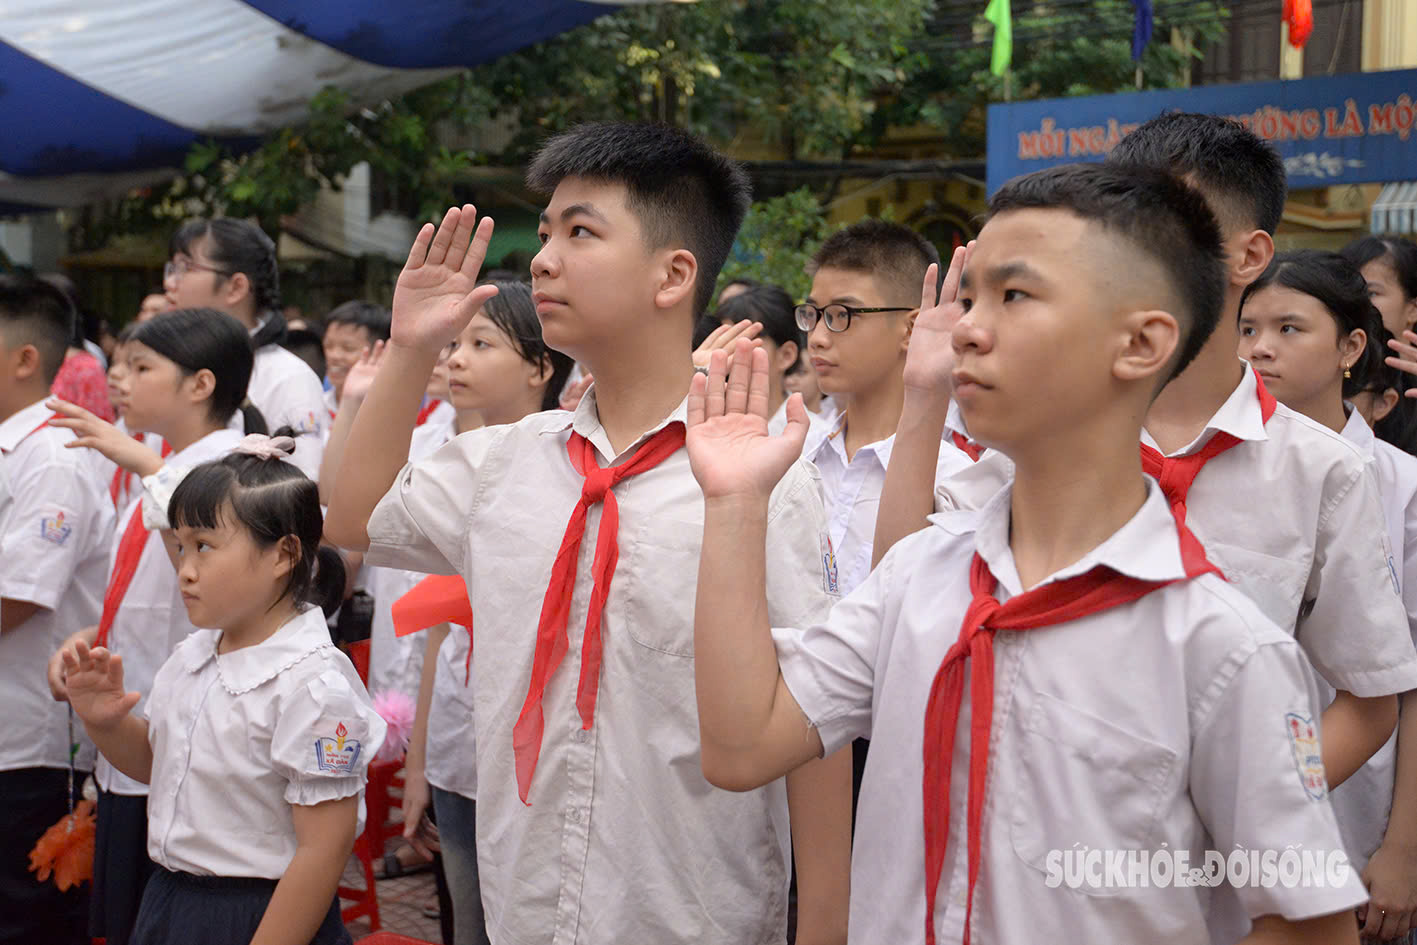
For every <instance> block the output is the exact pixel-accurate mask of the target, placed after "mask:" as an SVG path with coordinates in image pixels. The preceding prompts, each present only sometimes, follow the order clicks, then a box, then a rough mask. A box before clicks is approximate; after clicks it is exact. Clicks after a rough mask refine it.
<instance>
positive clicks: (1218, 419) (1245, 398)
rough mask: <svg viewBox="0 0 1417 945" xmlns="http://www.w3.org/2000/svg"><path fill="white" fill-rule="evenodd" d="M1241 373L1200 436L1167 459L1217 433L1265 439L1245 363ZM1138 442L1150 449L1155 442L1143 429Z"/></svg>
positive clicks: (1252, 374) (1256, 395) (1249, 370)
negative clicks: (1140, 439) (1237, 381)
mask: <svg viewBox="0 0 1417 945" xmlns="http://www.w3.org/2000/svg"><path fill="white" fill-rule="evenodd" d="M1240 363H1241V364H1243V365H1245V370H1244V371H1243V372H1242V373H1241V375H1240V383H1239V384H1237V385H1236V387H1235V389H1234V390H1233V391H1231V392H1230V396H1229V397H1227V398H1226V399H1225V403H1223V404H1221V405H1220V409H1219V410H1217V411H1216V412H1215V415H1214V416H1212V417H1211V418H1210V419H1209V420H1207V421H1206V424H1205V429H1203V430H1202V431H1201V434H1200V436H1198V437H1196V438H1195V439H1194V440H1192V441H1191V442H1190V443H1188V444H1186V446H1185V447H1184V448H1183V449H1179V450H1177V451H1176V452H1174V453H1170V454H1168V455H1169V456H1186V455H1188V454H1190V453H1194V452H1195V451H1196V450H1198V449H1200V448H1201V447H1203V446H1205V444H1206V443H1208V442H1210V438H1211V437H1212V436H1214V435H1215V434H1217V433H1229V434H1230V435H1231V436H1233V437H1235V438H1236V439H1239V440H1267V439H1269V434H1268V433H1266V432H1265V428H1264V415H1263V414H1262V413H1260V398H1259V393H1258V388H1257V382H1256V381H1255V372H1254V369H1253V368H1251V367H1250V366H1249V364H1247V363H1246V362H1245V361H1243V360H1242V361H1241V362H1240ZM1141 437H1142V442H1143V443H1145V444H1146V445H1147V446H1150V447H1152V448H1155V447H1156V441H1155V440H1153V439H1152V438H1151V434H1150V433H1147V432H1146V429H1145V428H1142V431H1141Z"/></svg>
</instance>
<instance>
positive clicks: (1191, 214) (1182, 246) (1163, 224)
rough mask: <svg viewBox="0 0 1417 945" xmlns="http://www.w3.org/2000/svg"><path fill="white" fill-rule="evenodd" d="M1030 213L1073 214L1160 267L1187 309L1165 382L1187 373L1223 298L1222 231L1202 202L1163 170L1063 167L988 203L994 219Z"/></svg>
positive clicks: (1026, 179)
mask: <svg viewBox="0 0 1417 945" xmlns="http://www.w3.org/2000/svg"><path fill="white" fill-rule="evenodd" d="M1030 209H1038V210H1066V211H1068V212H1070V213H1073V214H1076V215H1077V216H1079V217H1081V218H1083V219H1084V220H1087V221H1088V222H1091V223H1096V224H1098V225H1099V226H1101V227H1102V228H1103V229H1104V230H1106V231H1107V232H1108V233H1110V234H1112V235H1114V236H1116V237H1118V238H1120V239H1121V240H1122V241H1123V242H1125V243H1126V244H1128V245H1129V246H1131V247H1132V248H1133V249H1134V250H1135V251H1136V252H1138V253H1140V254H1142V255H1143V256H1146V257H1148V258H1150V259H1152V260H1154V261H1155V262H1156V263H1157V264H1158V265H1159V266H1160V267H1161V270H1162V271H1163V272H1164V273H1165V274H1166V277H1167V280H1168V281H1169V283H1170V288H1171V290H1172V294H1173V295H1174V296H1175V298H1176V299H1177V301H1179V303H1180V307H1181V308H1182V311H1179V312H1172V313H1171V314H1172V315H1174V316H1175V317H1176V320H1177V323H1178V324H1179V326H1180V329H1181V340H1180V344H1179V345H1178V346H1177V354H1176V356H1175V364H1174V366H1173V367H1172V369H1171V373H1170V375H1169V377H1168V380H1169V378H1170V377H1175V376H1176V375H1177V374H1180V373H1181V372H1182V371H1183V370H1185V369H1186V365H1188V364H1190V363H1191V360H1192V359H1193V358H1194V357H1195V356H1196V353H1197V352H1199V351H1200V349H1201V348H1202V347H1203V346H1204V345H1205V342H1206V340H1207V339H1208V338H1209V337H1210V334H1211V332H1212V331H1214V330H1215V326H1216V323H1217V322H1218V321H1219V320H1220V311H1221V308H1222V307H1223V306H1224V300H1225V268H1224V258H1225V257H1224V250H1223V248H1222V246H1221V237H1220V227H1219V225H1218V224H1217V223H1216V221H1215V215H1214V214H1213V213H1212V212H1211V210H1210V206H1209V205H1208V204H1207V203H1206V200H1205V198H1204V197H1203V196H1201V195H1200V193H1198V192H1197V191H1196V190H1195V189H1193V188H1191V187H1189V186H1187V185H1186V184H1184V183H1182V182H1181V181H1180V180H1177V179H1176V178H1175V177H1172V176H1171V175H1170V174H1167V173H1164V172H1162V171H1157V170H1151V169H1148V168H1138V167H1118V166H1114V165H1110V164H1064V165H1062V166H1060V167H1053V168H1048V169H1047V170H1042V171H1036V172H1034V173H1032V174H1028V175H1025V176H1023V177H1016V178H1014V179H1013V180H1011V181H1009V182H1008V183H1007V184H1005V185H1004V186H1003V187H1002V188H1000V190H999V191H998V192H997V193H996V194H994V197H993V199H992V200H990V201H989V212H990V215H991V216H998V215H999V214H1001V213H1008V212H1010V211H1014V210H1030ZM1123 271H1124V272H1125V271H1126V270H1125V269H1124V270H1123Z"/></svg>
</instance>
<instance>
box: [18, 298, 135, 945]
mask: <svg viewBox="0 0 1417 945" xmlns="http://www.w3.org/2000/svg"><path fill="white" fill-rule="evenodd" d="M73 319H74V312H73V309H72V308H71V307H70V306H69V303H68V300H67V299H65V298H64V297H63V295H62V294H60V293H59V291H58V290H57V289H55V288H53V287H52V286H48V285H45V284H44V283H41V282H38V281H35V280H31V279H20V278H16V277H13V276H0V719H3V720H4V722H3V724H0V809H3V810H4V812H5V830H4V836H3V838H0V943H4V945H33V943H36V942H45V943H46V945H47V943H51V942H52V943H55V945H71V943H74V945H77V943H80V942H85V941H87V939H86V937H85V929H86V924H87V911H88V890H87V887H80V888H76V889H70V890H69V891H68V892H67V893H60V892H59V890H58V889H57V888H56V887H55V886H54V884H53V883H52V882H46V883H41V882H40V881H39V880H38V879H36V878H35V875H34V874H33V873H31V872H29V871H28V867H29V851H30V849H31V848H32V847H33V846H34V844H35V842H36V841H38V840H39V838H40V835H41V834H43V833H44V831H46V830H48V829H49V827H50V826H52V825H53V824H55V823H57V822H58V821H59V819H60V818H61V817H63V816H64V815H65V814H67V813H68V812H69V801H68V798H67V796H66V793H67V790H68V787H67V786H68V780H69V760H70V759H69V745H70V740H69V726H68V708H67V706H64V705H61V704H59V703H57V702H55V701H54V700H53V699H52V698H50V695H49V687H48V686H47V685H46V683H45V672H44V667H45V665H46V663H47V662H48V659H49V654H50V653H52V652H53V651H54V650H55V649H57V648H58V646H59V645H60V644H61V643H63V642H64V638H65V637H67V636H68V635H69V633H71V632H72V631H73V630H74V629H75V628H78V627H84V626H88V625H89V624H93V623H97V622H98V617H99V610H100V604H101V601H102V597H103V588H104V580H105V577H106V575H107V568H108V557H107V553H108V542H109V537H110V536H111V535H112V534H113V503H112V502H110V501H109V498H108V495H107V491H106V489H105V485H106V484H103V483H100V482H99V481H98V479H97V477H96V476H95V475H94V472H93V464H92V463H91V462H90V461H89V460H88V458H87V457H86V456H85V452H86V451H83V450H72V449H67V448H66V446H65V444H67V443H69V442H71V441H72V440H73V439H74V434H73V433H71V432H70V431H68V430H65V429H62V428H60V427H56V426H50V425H48V421H49V419H50V418H51V417H52V416H53V415H54V414H53V412H52V411H51V410H49V409H48V408H47V407H45V405H44V402H45V400H46V399H48V397H49V386H50V384H51V383H52V382H53V380H54V375H55V373H56V372H57V371H58V370H59V365H60V363H61V362H62V361H63V360H64V350H65V347H66V346H67V345H68V342H69V338H70V337H71V334H72V324H73ZM80 728H81V727H76V734H77V732H78V731H79V729H80ZM77 760H78V763H79V764H80V766H81V767H82V768H83V769H84V770H82V771H81V773H80V774H79V776H78V778H77V779H76V781H75V784H74V789H75V790H76V791H77V789H78V788H79V786H80V785H82V783H83V779H84V777H86V776H87V768H88V767H89V766H90V765H91V764H92V756H91V754H89V755H88V756H86V757H84V756H81V757H80V758H79V759H77Z"/></svg>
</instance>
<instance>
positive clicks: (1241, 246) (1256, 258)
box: [1226, 230, 1274, 286]
mask: <svg viewBox="0 0 1417 945" xmlns="http://www.w3.org/2000/svg"><path fill="white" fill-rule="evenodd" d="M1227 244H1228V245H1227V246H1226V251H1227V252H1226V256H1227V259H1226V262H1227V264H1228V265H1229V268H1230V284H1231V285H1234V286H1247V285H1249V284H1250V283H1252V282H1254V281H1255V280H1256V279H1258V278H1259V277H1260V276H1261V275H1262V274H1263V273H1264V271H1265V269H1266V268H1268V267H1269V263H1270V260H1272V259H1274V238H1273V237H1272V236H1270V235H1269V234H1268V233H1266V232H1265V231H1264V230H1251V231H1250V232H1248V233H1244V234H1241V235H1239V236H1236V237H1233V238H1232V239H1231V240H1229V241H1227Z"/></svg>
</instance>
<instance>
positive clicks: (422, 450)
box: [363, 410, 455, 701]
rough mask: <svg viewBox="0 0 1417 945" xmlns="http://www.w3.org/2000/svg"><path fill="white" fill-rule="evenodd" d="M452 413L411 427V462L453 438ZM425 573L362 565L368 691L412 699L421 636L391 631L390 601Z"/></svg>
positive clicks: (416, 683) (415, 696)
mask: <svg viewBox="0 0 1417 945" xmlns="http://www.w3.org/2000/svg"><path fill="white" fill-rule="evenodd" d="M454 419H455V416H452V415H448V414H446V413H445V414H443V415H442V416H439V415H438V413H437V411H436V410H435V411H434V412H433V413H432V414H430V415H429V418H428V419H427V420H426V421H425V422H424V423H423V425H422V426H419V427H416V428H414V431H413V438H412V440H411V441H410V442H409V446H408V456H409V460H410V461H411V462H417V461H418V460H420V459H424V458H425V457H428V456H431V455H432V454H433V453H434V452H435V451H436V450H437V449H438V447H440V446H442V445H443V444H444V443H446V442H448V441H449V440H450V439H452V438H453V421H454ZM424 577H425V575H423V574H420V573H418V572H417V571H404V570H401V569H399V568H375V567H368V566H366V567H365V568H364V585H363V586H364V589H365V590H366V591H368V592H369V594H370V596H372V597H373V598H374V616H373V620H372V621H371V622H370V628H369V691H370V692H373V693H378V692H383V691H385V690H391V689H392V690H398V691H399V692H402V693H404V694H405V695H407V696H409V697H410V698H412V699H414V700H415V701H416V700H417V699H418V688H419V684H420V683H421V682H422V679H423V653H424V649H425V641H424V638H423V637H421V636H419V635H418V634H416V633H415V634H410V635H408V636H404V637H400V636H398V635H397V634H396V633H395V632H394V615H393V608H394V601H396V600H398V599H399V598H400V597H402V596H403V595H405V594H407V593H408V592H409V591H411V590H413V588H414V587H415V586H416V585H417V584H418V582H419V581H422V580H423V578H424Z"/></svg>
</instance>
